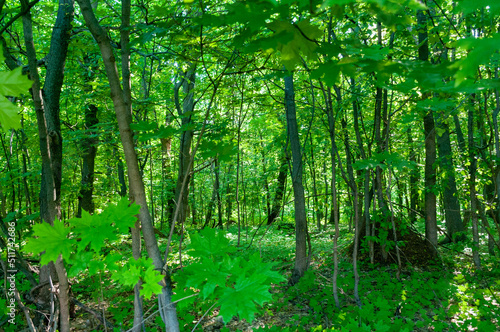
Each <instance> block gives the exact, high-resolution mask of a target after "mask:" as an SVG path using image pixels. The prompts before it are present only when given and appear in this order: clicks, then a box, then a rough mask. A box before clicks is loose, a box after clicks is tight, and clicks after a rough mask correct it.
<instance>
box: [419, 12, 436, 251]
mask: <svg viewBox="0 0 500 332" xmlns="http://www.w3.org/2000/svg"><path fill="white" fill-rule="evenodd" d="M417 24H418V31H419V32H418V43H419V45H420V47H419V48H418V59H419V60H421V61H428V60H429V42H428V39H427V38H428V34H427V15H426V13H425V12H424V11H422V10H419V11H417ZM428 96H429V94H428V93H424V94H423V97H422V98H423V99H426V98H428ZM424 134H425V238H426V239H427V241H428V245H429V249H430V250H431V252H433V253H434V255H437V244H438V243H437V213H436V194H435V193H434V189H435V186H436V169H435V163H436V131H435V128H434V115H433V111H432V110H428V112H427V114H426V115H425V116H424Z"/></svg>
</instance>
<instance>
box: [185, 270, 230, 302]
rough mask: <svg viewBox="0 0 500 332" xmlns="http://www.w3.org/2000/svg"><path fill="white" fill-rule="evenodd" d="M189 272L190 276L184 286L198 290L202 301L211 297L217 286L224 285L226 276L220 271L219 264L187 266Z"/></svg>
mask: <svg viewBox="0 0 500 332" xmlns="http://www.w3.org/2000/svg"><path fill="white" fill-rule="evenodd" d="M189 271H190V272H191V273H192V274H191V275H190V276H189V277H188V279H187V281H186V286H187V287H193V288H197V289H200V290H201V295H202V296H203V299H206V298H208V297H210V295H213V293H214V290H215V288H216V287H217V286H220V287H225V285H226V279H227V277H228V274H227V273H224V272H221V271H220V263H213V262H205V264H199V263H195V264H192V265H190V266H189Z"/></svg>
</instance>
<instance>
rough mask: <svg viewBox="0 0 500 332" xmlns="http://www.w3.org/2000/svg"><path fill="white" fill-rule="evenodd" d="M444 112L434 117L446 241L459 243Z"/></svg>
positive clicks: (459, 223)
mask: <svg viewBox="0 0 500 332" xmlns="http://www.w3.org/2000/svg"><path fill="white" fill-rule="evenodd" d="M443 116H444V112H440V115H439V116H437V117H436V124H437V126H438V128H440V129H441V130H442V131H443V129H444V131H443V133H442V135H438V137H437V146H438V152H439V160H440V166H441V171H442V172H445V177H444V182H445V185H444V188H443V205H444V213H445V218H446V231H447V235H448V241H461V240H463V239H464V236H463V234H462V235H460V236H458V237H456V236H457V233H462V232H463V231H464V226H463V223H462V217H461V215H460V202H459V201H458V191H457V184H456V181H455V169H454V165H453V154H452V150H451V142H450V131H449V128H448V124H447V123H446V120H445V119H443V118H442V117H443ZM455 237H456V238H455Z"/></svg>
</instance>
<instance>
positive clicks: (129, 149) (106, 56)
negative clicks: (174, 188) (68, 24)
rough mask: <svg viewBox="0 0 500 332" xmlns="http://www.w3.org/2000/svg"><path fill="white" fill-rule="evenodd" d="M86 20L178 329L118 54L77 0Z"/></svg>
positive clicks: (164, 300) (162, 297) (163, 304)
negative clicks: (147, 198) (99, 59)
mask: <svg viewBox="0 0 500 332" xmlns="http://www.w3.org/2000/svg"><path fill="white" fill-rule="evenodd" d="M78 4H79V5H80V8H81V12H82V15H83V17H84V19H85V23H86V24H87V26H88V27H89V30H90V32H91V33H92V35H93V37H94V38H95V40H96V41H97V43H98V45H99V49H100V50H101V55H102V58H103V61H104V67H105V70H106V74H107V77H108V81H109V86H110V90H111V98H112V101H113V106H114V109H115V113H116V119H117V122H118V127H119V130H120V138H121V141H122V145H123V151H124V153H125V159H126V163H127V168H128V176H129V185H130V195H131V197H132V199H133V201H135V202H136V203H137V204H138V205H140V207H141V209H140V212H139V219H140V221H141V226H142V231H143V234H144V243H145V245H146V250H147V252H148V255H149V257H150V258H151V259H152V260H153V264H154V266H155V268H156V269H157V270H158V271H161V272H162V273H163V274H164V279H163V280H162V281H161V282H160V284H161V285H162V287H163V291H162V293H161V294H159V295H158V302H159V308H160V309H159V310H160V316H161V318H162V320H163V322H164V323H165V329H166V331H168V332H174V331H179V323H178V320H177V314H176V310H175V304H173V303H172V300H171V296H172V286H171V281H170V274H169V272H168V268H167V266H166V265H165V262H164V261H163V258H162V256H161V254H160V250H159V248H158V243H157V241H156V237H155V233H154V228H153V221H152V219H151V215H150V213H149V210H148V205H147V201H146V193H145V189H144V183H143V181H142V177H141V173H140V170H139V164H138V161H137V155H136V152H135V145H134V140H133V135H132V131H131V129H130V120H131V117H130V113H129V112H128V107H127V104H126V100H125V98H124V95H123V93H122V89H121V86H120V79H119V75H118V70H117V67H116V61H115V56H114V54H113V50H112V48H111V44H110V41H109V39H108V36H107V34H106V32H105V31H104V29H103V28H102V27H101V26H100V24H99V22H98V21H97V19H96V17H95V15H94V12H93V10H92V7H91V4H90V1H89V0H78Z"/></svg>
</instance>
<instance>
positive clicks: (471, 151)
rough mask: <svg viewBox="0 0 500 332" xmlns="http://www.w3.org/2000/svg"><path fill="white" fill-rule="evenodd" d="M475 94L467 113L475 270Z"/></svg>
mask: <svg viewBox="0 0 500 332" xmlns="http://www.w3.org/2000/svg"><path fill="white" fill-rule="evenodd" d="M474 101H475V94H472V96H471V97H470V105H469V112H468V121H467V131H468V140H469V194H470V201H471V204H470V210H471V211H470V212H471V219H472V243H473V247H472V256H473V260H474V265H475V266H476V268H480V267H481V258H480V257H479V249H478V248H479V228H478V224H477V221H478V220H477V211H478V208H477V198H476V172H477V159H476V147H475V144H474V107H475V104H474Z"/></svg>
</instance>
